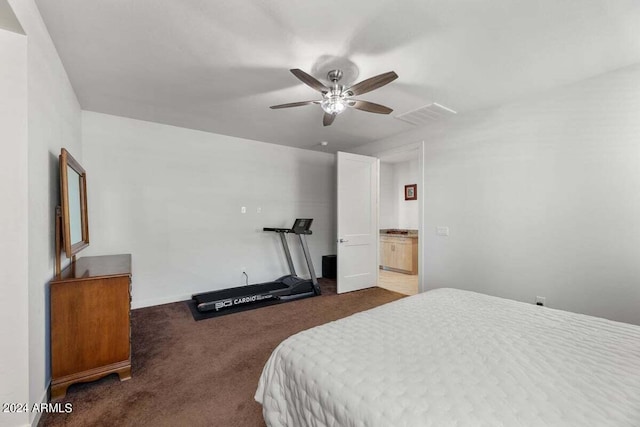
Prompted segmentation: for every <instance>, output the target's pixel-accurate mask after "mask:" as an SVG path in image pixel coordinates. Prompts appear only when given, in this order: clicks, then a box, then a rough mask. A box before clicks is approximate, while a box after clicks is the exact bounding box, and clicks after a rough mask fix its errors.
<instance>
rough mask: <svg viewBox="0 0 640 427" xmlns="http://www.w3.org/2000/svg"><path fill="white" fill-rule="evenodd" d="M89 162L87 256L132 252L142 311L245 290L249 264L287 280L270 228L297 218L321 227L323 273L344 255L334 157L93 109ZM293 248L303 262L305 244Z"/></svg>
mask: <svg viewBox="0 0 640 427" xmlns="http://www.w3.org/2000/svg"><path fill="white" fill-rule="evenodd" d="M83 156H84V157H83V160H84V167H85V169H86V170H87V186H88V203H89V227H90V236H91V246H90V247H89V248H88V249H87V251H86V253H85V255H87V254H95V255H104V254H113V253H131V254H132V255H133V276H134V277H133V306H134V307H142V306H147V305H154V304H160V303H166V302H171V301H179V300H183V299H188V298H190V296H191V294H192V293H195V292H200V291H207V290H213V289H222V288H226V287H230V286H237V285H241V284H243V283H244V279H243V277H242V267H246V268H247V271H248V274H249V280H250V283H256V282H260V281H268V280H273V279H274V278H276V277H279V276H281V275H284V274H287V269H286V261H285V258H284V255H283V253H282V249H281V246H280V242H279V239H278V237H277V235H276V234H275V233H265V232H263V231H262V227H264V226H274V227H283V226H286V227H288V226H291V225H292V224H293V221H294V219H295V218H297V217H312V218H314V223H313V226H312V230H313V235H312V236H310V237H309V246H310V250H311V253H312V255H313V261H314V264H315V267H316V269H317V272H318V273H319V272H320V267H321V256H322V255H326V254H332V253H335V243H334V241H335V219H334V217H335V201H334V199H335V165H334V163H335V160H334V156H333V155H329V154H326V153H319V152H314V151H308V150H301V149H295V148H290V147H284V146H278V145H273V144H266V143H261V142H256V141H249V140H244V139H239V138H232V137H228V136H223V135H217V134H212V133H206V132H200V131H194V130H189V129H184V128H178V127H173V126H167V125H161V124H156V123H150V122H144V121H139V120H132V119H126V118H121V117H115V116H110V115H105V114H98V113H92V112H86V111H85V112H83ZM242 206H245V207H246V208H247V213H246V214H241V213H240V210H241V207H242ZM258 208H261V209H262V212H261V213H259V214H258V213H257V209H258ZM290 237H291V236H290ZM293 241H294V240H293V239H291V240H290V242H292V243H293ZM291 251H292V252H293V254H294V256H295V257H296V259H297V260H298V261H300V258H301V256H300V255H299V254H300V252H301V250H300V248H299V245H298V244H292V245H291ZM298 266H299V267H298V273H299V274H300V275H303V273H305V271H306V268H304V267H303V266H302V265H301V264H300V262H298Z"/></svg>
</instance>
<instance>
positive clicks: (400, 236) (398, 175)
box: [375, 142, 424, 295]
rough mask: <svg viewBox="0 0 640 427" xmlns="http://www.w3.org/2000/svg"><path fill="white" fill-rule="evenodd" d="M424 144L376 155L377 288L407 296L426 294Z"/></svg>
mask: <svg viewBox="0 0 640 427" xmlns="http://www.w3.org/2000/svg"><path fill="white" fill-rule="evenodd" d="M423 152H424V151H423V143H422V142H421V143H416V144H411V145H407V146H404V147H399V148H396V149H393V150H389V151H383V152H379V153H377V154H375V156H376V157H378V159H380V172H379V208H378V213H379V235H378V238H379V243H378V247H379V262H378V265H379V270H378V286H379V287H381V288H385V289H388V290H391V291H394V292H398V293H402V294H405V295H415V294H417V293H419V292H421V291H423V286H422V280H421V277H423V276H422V274H421V273H422V262H423V258H424V257H423V253H424V252H423V247H424V244H423V243H424V239H423V236H422V218H423V204H424V198H423V197H422V195H423V191H422V190H423V188H422V186H423V184H424V171H423Z"/></svg>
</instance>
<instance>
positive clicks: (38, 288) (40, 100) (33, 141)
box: [10, 0, 82, 419]
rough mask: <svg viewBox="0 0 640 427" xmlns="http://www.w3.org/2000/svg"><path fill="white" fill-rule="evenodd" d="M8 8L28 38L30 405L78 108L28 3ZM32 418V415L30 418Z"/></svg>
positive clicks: (43, 379)
mask: <svg viewBox="0 0 640 427" xmlns="http://www.w3.org/2000/svg"><path fill="white" fill-rule="evenodd" d="M10 4H11V6H12V8H13V11H14V13H15V15H16V16H17V18H18V20H19V21H20V24H21V26H22V28H23V29H24V30H25V33H26V34H27V67H28V71H27V74H28V80H27V86H28V134H29V136H28V141H29V146H28V165H29V172H28V182H29V185H28V186H29V207H28V208H29V215H28V217H29V287H28V289H29V297H28V305H29V401H30V402H41V401H42V400H43V399H44V398H45V395H46V391H47V387H48V384H49V379H50V376H51V373H50V366H49V360H50V352H49V348H50V347H49V280H51V278H52V277H53V269H54V259H55V253H54V220H55V216H54V209H55V206H56V205H58V204H59V185H60V184H59V175H58V155H59V153H60V148H61V147H66V148H67V149H68V150H69V151H70V152H71V153H72V154H73V156H74V157H76V159H78V160H79V161H80V162H82V150H81V140H80V137H81V133H80V128H81V122H80V120H81V116H80V105H79V104H78V100H77V98H76V95H75V93H74V91H73V88H72V87H71V84H70V82H69V78H68V76H67V74H66V72H65V70H64V67H63V66H62V62H61V61H60V58H59V56H58V53H57V51H56V49H55V46H54V45H53V42H52V41H51V38H50V37H49V33H48V32H47V29H46V27H45V25H44V22H43V21H42V17H41V16H40V13H39V11H38V8H37V6H36V4H35V2H34V1H33V0H11V1H10ZM34 417H35V414H31V418H32V419H33V418H34Z"/></svg>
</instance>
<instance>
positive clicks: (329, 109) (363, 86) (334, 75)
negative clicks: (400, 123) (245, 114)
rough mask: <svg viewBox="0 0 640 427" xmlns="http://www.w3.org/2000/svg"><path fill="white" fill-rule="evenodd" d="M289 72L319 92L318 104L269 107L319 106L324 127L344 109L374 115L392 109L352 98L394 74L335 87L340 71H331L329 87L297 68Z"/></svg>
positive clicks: (384, 82) (390, 79) (386, 81)
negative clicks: (347, 85)
mask: <svg viewBox="0 0 640 427" xmlns="http://www.w3.org/2000/svg"><path fill="white" fill-rule="evenodd" d="M289 71H291V72H292V73H293V75H294V76H296V77H297V78H298V79H300V80H301V81H302V83H304V84H306V85H307V86H309V87H310V88H312V89H315V90H317V91H318V92H320V93H321V94H322V99H319V100H317V101H302V102H292V103H289V104H280V105H273V106H271V107H270V108H273V109H279V108H289V107H301V106H303V105H309V104H320V107H322V109H323V110H324V117H323V119H322V124H323V125H324V126H329V125H331V123H333V121H334V120H335V119H336V116H337V115H338V114H340V113H342V112H343V111H345V110H346V109H347V108H355V109H356V110H361V111H366V112H368V113H377V114H389V113H391V112H392V111H393V110H392V109H391V108H389V107H385V106H384V105H380V104H375V103H373V102H369V101H361V100H359V99H354V98H353V97H354V96H357V95H362V94H363V93H367V92H371V91H372V90H375V89H378V88H380V87H382V86H384V85H386V84H388V83H391V82H392V81H394V80H395V79H397V78H398V75H397V74H396V73H395V72H393V71H389V72H388V73H384V74H380V75H377V76H375V77H371V78H368V79H366V80H363V81H361V82H360V83H356V84H354V85H353V86H350V87H345V86H343V85H340V84H338V82H339V81H340V79H341V78H342V71H341V70H331V71H329V72H328V73H327V80H329V81H330V82H331V85H330V86H329V87H327V86H325V85H324V84H322V83H321V82H320V81H318V80H317V79H316V78H314V77H312V76H310V75H309V74H307V73H305V72H304V71H302V70H300V69H298V68H295V69H293V70H289Z"/></svg>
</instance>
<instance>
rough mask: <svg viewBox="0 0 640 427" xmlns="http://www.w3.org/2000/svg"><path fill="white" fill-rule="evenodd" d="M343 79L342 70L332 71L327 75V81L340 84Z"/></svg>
mask: <svg viewBox="0 0 640 427" xmlns="http://www.w3.org/2000/svg"><path fill="white" fill-rule="evenodd" d="M341 78H342V71H341V70H331V71H329V72H328V73H327V79H328V80H329V81H330V82H333V83H335V82H338V81H340V79H341Z"/></svg>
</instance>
